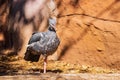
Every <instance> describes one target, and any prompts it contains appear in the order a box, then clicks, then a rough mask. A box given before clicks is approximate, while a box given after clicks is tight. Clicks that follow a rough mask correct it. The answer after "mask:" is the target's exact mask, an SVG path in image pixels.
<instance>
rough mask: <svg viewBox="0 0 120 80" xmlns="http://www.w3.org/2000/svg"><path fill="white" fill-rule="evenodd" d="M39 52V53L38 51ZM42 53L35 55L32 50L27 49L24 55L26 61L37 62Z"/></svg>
mask: <svg viewBox="0 0 120 80" xmlns="http://www.w3.org/2000/svg"><path fill="white" fill-rule="evenodd" d="M37 54H39V53H37ZM39 58H40V55H34V53H32V52H31V51H30V50H27V51H26V53H25V56H24V59H25V60H26V61H32V62H37V61H39Z"/></svg>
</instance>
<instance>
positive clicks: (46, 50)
mask: <svg viewBox="0 0 120 80" xmlns="http://www.w3.org/2000/svg"><path fill="white" fill-rule="evenodd" d="M59 44H60V39H59V38H58V36H57V33H56V19H54V18H49V26H48V30H47V31H45V32H34V33H33V34H32V36H31V38H30V40H29V42H28V45H27V50H26V52H25V56H24V59H25V60H26V61H32V62H37V61H39V58H40V56H41V55H42V56H43V57H44V67H43V68H44V73H46V65H47V57H48V56H49V55H52V54H53V53H54V52H55V51H56V50H57V48H58V46H59Z"/></svg>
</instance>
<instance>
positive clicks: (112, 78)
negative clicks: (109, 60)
mask: <svg viewBox="0 0 120 80" xmlns="http://www.w3.org/2000/svg"><path fill="white" fill-rule="evenodd" d="M16 79H17V80H119V79H120V74H119V73H115V74H88V73H80V74H54V73H47V74H39V73H38V74H37V73H36V74H33V75H14V76H1V77H0V80H16Z"/></svg>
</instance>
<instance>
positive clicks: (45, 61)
mask: <svg viewBox="0 0 120 80" xmlns="http://www.w3.org/2000/svg"><path fill="white" fill-rule="evenodd" d="M46 65H47V56H45V59H44V73H46Z"/></svg>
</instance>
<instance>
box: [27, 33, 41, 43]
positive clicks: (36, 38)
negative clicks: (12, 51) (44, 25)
mask: <svg viewBox="0 0 120 80" xmlns="http://www.w3.org/2000/svg"><path fill="white" fill-rule="evenodd" d="M41 37H42V33H35V34H33V35H32V36H31V38H30V40H29V43H28V44H32V43H34V42H37V41H39V40H40V39H41Z"/></svg>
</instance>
